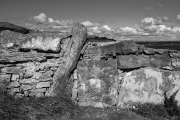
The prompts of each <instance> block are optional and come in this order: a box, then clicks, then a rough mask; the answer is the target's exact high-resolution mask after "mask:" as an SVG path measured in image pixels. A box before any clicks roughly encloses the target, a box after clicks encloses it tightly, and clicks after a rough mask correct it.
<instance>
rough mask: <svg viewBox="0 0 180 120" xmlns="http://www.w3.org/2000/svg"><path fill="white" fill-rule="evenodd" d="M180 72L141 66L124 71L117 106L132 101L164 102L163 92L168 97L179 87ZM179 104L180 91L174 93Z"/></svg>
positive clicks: (131, 102)
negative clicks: (130, 70)
mask: <svg viewBox="0 0 180 120" xmlns="http://www.w3.org/2000/svg"><path fill="white" fill-rule="evenodd" d="M179 78H180V72H179V71H174V72H172V71H167V70H160V69H157V68H141V69H138V70H134V71H132V72H128V73H126V74H125V75H124V76H123V78H122V81H123V82H122V84H121V88H120V89H119V103H118V106H122V105H126V104H134V103H142V104H143V103H153V104H164V99H165V98H164V94H165V93H167V96H168V98H169V97H170V96H172V95H173V94H174V93H175V92H176V91H177V90H179V89H180V80H179ZM175 100H176V101H177V102H178V105H180V91H179V92H177V94H176V95H175Z"/></svg>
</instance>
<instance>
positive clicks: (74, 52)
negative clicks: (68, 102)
mask: <svg viewBox="0 0 180 120" xmlns="http://www.w3.org/2000/svg"><path fill="white" fill-rule="evenodd" d="M71 34H72V37H71V39H64V40H63V41H62V42H64V43H66V44H63V45H64V46H63V47H62V49H63V48H64V49H65V50H64V54H63V58H62V64H60V65H59V67H58V69H57V71H56V72H55V74H54V76H53V85H52V87H51V88H50V89H49V91H48V92H47V93H46V95H48V96H54V95H57V94H60V95H64V94H66V95H67V94H71V89H69V88H68V87H67V84H68V83H69V82H70V80H69V76H70V74H71V72H73V70H74V69H75V67H76V65H77V62H78V59H79V57H80V53H81V49H82V47H83V45H84V43H85V40H86V34H87V28H86V27H85V26H83V25H81V24H79V23H77V24H75V25H74V26H73V28H72V31H71ZM66 90H67V91H66Z"/></svg>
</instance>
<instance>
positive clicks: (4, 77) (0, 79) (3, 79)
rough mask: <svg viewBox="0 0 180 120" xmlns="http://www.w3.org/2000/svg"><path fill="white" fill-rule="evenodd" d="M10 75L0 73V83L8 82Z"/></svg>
mask: <svg viewBox="0 0 180 120" xmlns="http://www.w3.org/2000/svg"><path fill="white" fill-rule="evenodd" d="M10 78H11V75H10V74H2V75H0V83H8V82H10Z"/></svg>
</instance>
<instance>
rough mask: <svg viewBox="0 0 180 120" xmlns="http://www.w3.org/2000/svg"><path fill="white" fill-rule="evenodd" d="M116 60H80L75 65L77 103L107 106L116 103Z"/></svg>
mask: <svg viewBox="0 0 180 120" xmlns="http://www.w3.org/2000/svg"><path fill="white" fill-rule="evenodd" d="M116 65H117V64H116V60H114V59H109V60H108V61H103V60H82V61H80V62H79V63H78V66H77V78H78V79H77V82H78V86H79V87H78V88H77V89H78V93H77V94H78V100H79V101H78V104H79V105H80V106H94V107H107V106H112V105H114V104H116V103H117V100H118V96H117V95H118V94H117V88H118V80H117V69H116V68H117V66H116Z"/></svg>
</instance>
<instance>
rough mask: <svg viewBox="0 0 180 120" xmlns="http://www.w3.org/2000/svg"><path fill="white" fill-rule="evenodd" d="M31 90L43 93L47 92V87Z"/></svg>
mask: <svg viewBox="0 0 180 120" xmlns="http://www.w3.org/2000/svg"><path fill="white" fill-rule="evenodd" d="M31 92H32V93H42V92H46V88H40V89H32V90H31Z"/></svg>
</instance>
